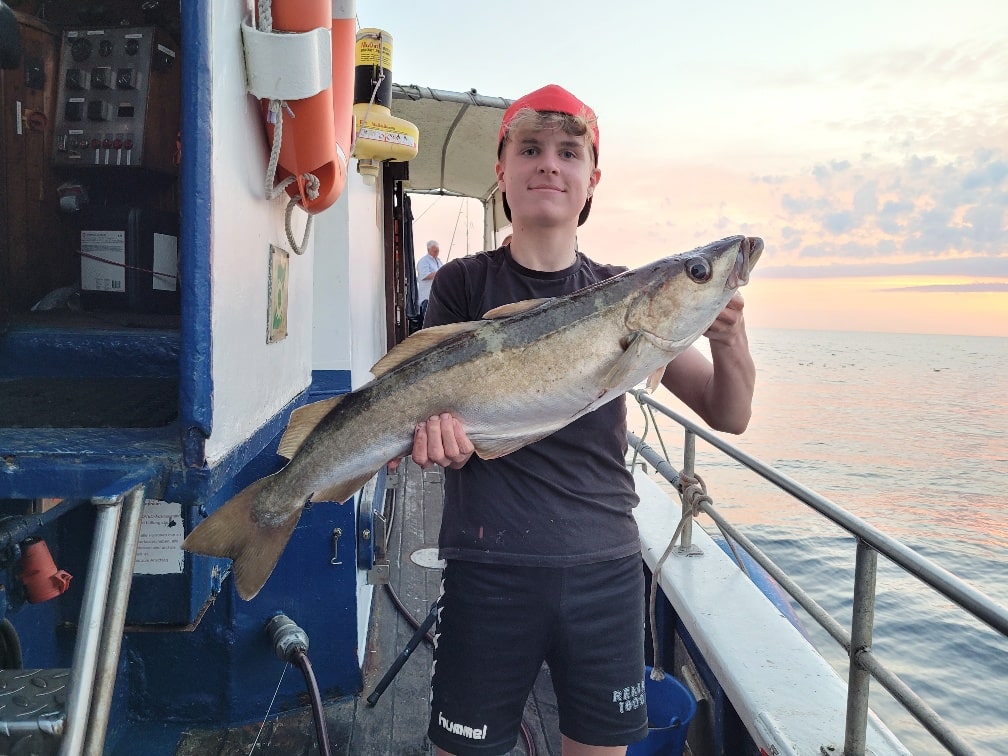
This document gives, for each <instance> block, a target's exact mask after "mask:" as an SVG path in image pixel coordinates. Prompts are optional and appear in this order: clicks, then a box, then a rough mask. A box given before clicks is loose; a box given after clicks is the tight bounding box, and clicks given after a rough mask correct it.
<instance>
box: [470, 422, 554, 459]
mask: <svg viewBox="0 0 1008 756" xmlns="http://www.w3.org/2000/svg"><path fill="white" fill-rule="evenodd" d="M554 430H556V429H555V428H550V429H549V430H546V431H539V432H536V433H534V434H532V435H529V436H518V437H515V436H506V437H503V436H502V437H498V438H481V439H480V440H479V441H478V442H477V441H473V448H474V449H475V450H476V456H477V457H479V458H480V459H497V458H498V457H504V456H506V455H508V454H510V453H511V452H514V451H518V450H519V449H521V448H522V447H523V446H528V445H529V444H534V443H535V442H536V441H541V440H542V439H544V438H546V436H548V435H549V434H551V433H552V432H553V431H554Z"/></svg>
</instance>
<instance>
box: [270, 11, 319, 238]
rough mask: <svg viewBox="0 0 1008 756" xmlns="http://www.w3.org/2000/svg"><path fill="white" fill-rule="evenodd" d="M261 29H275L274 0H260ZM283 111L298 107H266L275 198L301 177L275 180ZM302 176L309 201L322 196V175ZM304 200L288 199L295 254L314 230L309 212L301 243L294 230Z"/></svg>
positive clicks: (275, 102) (286, 215) (286, 226)
mask: <svg viewBox="0 0 1008 756" xmlns="http://www.w3.org/2000/svg"><path fill="white" fill-rule="evenodd" d="M259 31H263V32H272V31H273V10H272V5H271V0H259ZM283 111H287V115H288V116H290V117H291V118H293V117H294V111H293V110H291V109H290V106H289V105H288V104H287V102H286V100H270V101H269V106H268V108H267V111H266V120H267V121H268V122H269V123H271V124H273V145H272V147H271V148H270V157H269V163H268V165H267V166H266V180H265V186H264V188H265V192H266V199H268V200H271V201H272V200H275V199H276V198H277V197H279V196H280V195H281V194H283V193H284V192H286V191H287V187H288V186H290V185H291V184H293V183H294V182H295V181H297V179H296V177H294V176H288V177H287V178H285V179H284V180H283V181H281V182H280V183H279V184H275V183H274V182H275V181H276V171H277V166H278V165H279V163H280V147H281V145H282V144H283ZM301 178H302V179H304V182H305V190H304V191H305V199H307V200H308V201H309V202H311V201H313V200H316V199H318V196H319V187H320V186H321V183H320V182H319V179H318V177H317V176H316V175H315V174H313V173H305V174H303V175H302V176H301ZM300 201H301V198H300V196H299V197H292V198H291V200H290V201H289V202H288V203H287V209H286V212H285V213H284V230H285V231H286V232H287V241H288V242H289V243H290V245H291V249H292V250H293V251H294V254H297V255H301V254H304V250H305V247H307V246H308V239H309V238H310V237H311V230H312V216H311V213H308V220H307V221H306V222H305V229H304V236H303V237H302V239H301V243H300V244H298V243H297V241H295V239H294V231H293V228H292V226H291V219H292V215H293V212H294V206H295V205H297V204H298V203H299V202H300ZM306 212H307V210H306Z"/></svg>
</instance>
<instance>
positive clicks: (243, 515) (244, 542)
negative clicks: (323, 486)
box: [182, 478, 301, 601]
mask: <svg viewBox="0 0 1008 756" xmlns="http://www.w3.org/2000/svg"><path fill="white" fill-rule="evenodd" d="M268 481H269V478H263V479H262V480H258V481H256V482H255V483H253V484H251V485H250V486H248V487H246V488H245V489H243V490H242V491H241V492H240V493H238V494H237V495H235V496H234V497H232V498H231V499H229V500H228V501H227V503H226V504H224V506H222V507H221V508H220V509H218V510H217V511H216V512H214V513H213V514H212V515H210V516H209V517H208V518H207V519H205V520H203V522H201V523H200V524H199V525H197V526H196V527H195V528H194V529H193V531H192V532H191V533H190V534H189V535H188V536H187V537H186V539H185V541H183V542H182V548H184V549H186V550H187V551H192V552H195V553H197V554H206V555H208V556H216V557H225V558H228V559H230V560H231V561H232V568H231V569H232V571H233V572H234V576H235V588H236V589H237V591H238V595H239V596H241V597H242V598H243V599H245V600H246V601H248V600H250V599H252V598H255V596H256V594H258V593H259V591H260V590H261V589H262V587H263V585H265V583H266V580H267V579H268V578H269V576H270V575H271V574H272V572H273V569H274V568H275V567H276V565H277V562H278V561H279V560H280V554H281V553H282V552H283V550H284V548H285V547H286V546H287V541H289V540H290V537H291V533H293V532H294V527H295V526H296V525H297V522H298V519H299V518H300V516H301V507H294V508H293V510H294V511H293V513H292V514H291V515H290V517H288V518H287V519H286V520H284V521H283V522H281V523H280V524H279V525H275V526H266V525H263V524H262V523H260V522H258V521H257V519H256V518H255V517H254V516H253V514H252V507H253V505H254V504H255V502H256V499H258V498H259V496H260V494H261V493H262V490H263V488H265V486H266V484H267V482H268Z"/></svg>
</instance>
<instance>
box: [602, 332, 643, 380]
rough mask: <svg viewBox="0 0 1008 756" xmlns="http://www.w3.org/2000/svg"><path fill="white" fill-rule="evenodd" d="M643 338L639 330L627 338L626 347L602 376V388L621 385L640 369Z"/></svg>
mask: <svg viewBox="0 0 1008 756" xmlns="http://www.w3.org/2000/svg"><path fill="white" fill-rule="evenodd" d="M644 344H645V340H644V339H643V338H642V337H641V334H640V332H639V331H637V332H635V333H633V334H632V335H631V336H630V337H629V338H627V345H626V349H624V350H623V354H621V355H620V356H619V357H618V358H617V359H616V361H615V362H614V363H613V364H612V367H610V368H609V371H608V372H607V373H606V374H605V376H604V377H603V378H602V389H604V390H605V391H609V390H610V389H614V388H616V387H617V386H621V385H623V384H624V383H626V381H627V380H628V379H629V378H630V377H632V376H633V375H634V373H636V372H637V371H638V370H639V369H640V355H641V349H642V348H643V347H644Z"/></svg>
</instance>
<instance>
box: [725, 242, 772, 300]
mask: <svg viewBox="0 0 1008 756" xmlns="http://www.w3.org/2000/svg"><path fill="white" fill-rule="evenodd" d="M761 254H763V240H762V239H760V238H759V237H758V236H747V237H745V238H744V239H743V240H742V241H741V242H740V243H739V248H738V254H737V255H736V257H735V267H734V268H732V272H731V273H730V274H729V275H728V281H727V282H726V287H727V288H729V289H737V288H739V287H740V286H745V285H746V284H747V283H749V274H750V273H751V272H752V269H753V268H754V267H756V261H757V260H759V258H760V255H761Z"/></svg>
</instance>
